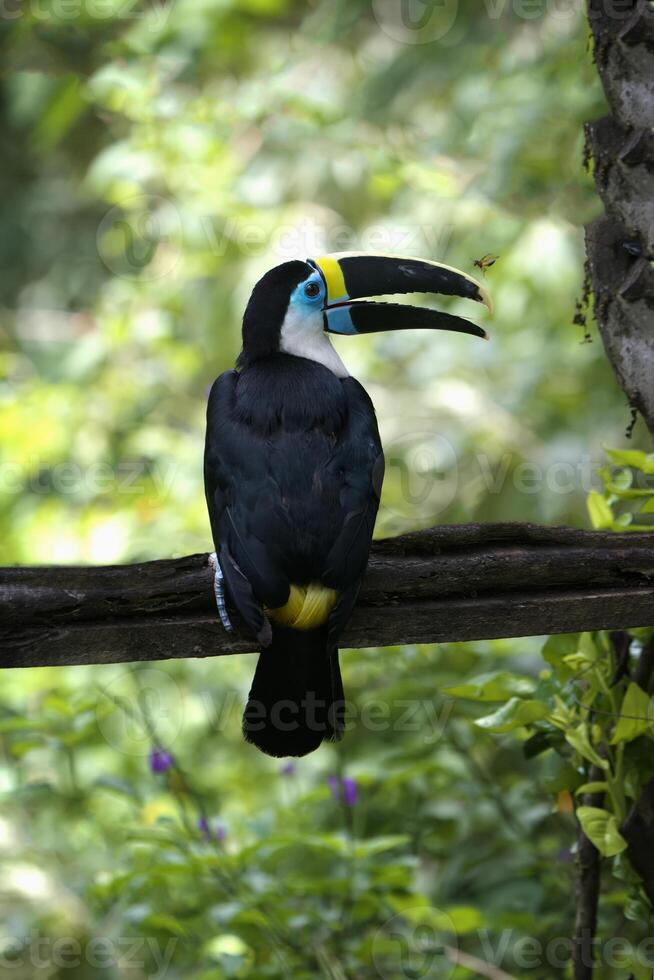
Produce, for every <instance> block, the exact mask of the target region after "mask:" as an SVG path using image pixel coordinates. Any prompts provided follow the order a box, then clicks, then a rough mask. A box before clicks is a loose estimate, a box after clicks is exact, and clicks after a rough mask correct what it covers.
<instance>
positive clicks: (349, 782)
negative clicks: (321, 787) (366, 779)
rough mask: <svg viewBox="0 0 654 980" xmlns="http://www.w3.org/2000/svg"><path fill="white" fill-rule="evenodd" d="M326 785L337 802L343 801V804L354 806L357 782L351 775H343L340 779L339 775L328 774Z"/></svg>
mask: <svg viewBox="0 0 654 980" xmlns="http://www.w3.org/2000/svg"><path fill="white" fill-rule="evenodd" d="M327 785H328V786H329V788H330V790H331V793H332V796H333V797H334V800H335V801H336V802H337V803H343V804H344V805H345V806H356V802H357V784H356V780H355V779H352V777H351V776H343V778H342V779H341V778H340V776H328V777H327Z"/></svg>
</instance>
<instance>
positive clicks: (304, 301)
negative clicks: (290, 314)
mask: <svg viewBox="0 0 654 980" xmlns="http://www.w3.org/2000/svg"><path fill="white" fill-rule="evenodd" d="M310 282H315V283H316V285H317V286H318V287H319V288H320V292H319V293H318V294H317V295H316V296H307V295H306V293H305V292H304V288H305V286H306V285H307V283H310ZM324 301H325V286H324V284H323V281H322V279H321V277H320V276H319V275H317V274H316V275H314V276H309V278H308V279H305V280H304V282H301V283H300V285H299V286H296V287H295V289H294V290H293V293H292V295H291V305H293V306H304V307H307V308H308V309H310V310H315V309H316V307H318V309H320V308H322V305H323V303H324Z"/></svg>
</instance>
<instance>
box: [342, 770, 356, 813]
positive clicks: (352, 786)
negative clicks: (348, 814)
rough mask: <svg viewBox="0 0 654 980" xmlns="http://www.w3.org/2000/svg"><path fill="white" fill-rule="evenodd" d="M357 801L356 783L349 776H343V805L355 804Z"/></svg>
mask: <svg viewBox="0 0 654 980" xmlns="http://www.w3.org/2000/svg"><path fill="white" fill-rule="evenodd" d="M356 801H357V784H356V781H355V780H354V779H350V777H349V776H344V777H343V803H344V804H345V806H355V805H356Z"/></svg>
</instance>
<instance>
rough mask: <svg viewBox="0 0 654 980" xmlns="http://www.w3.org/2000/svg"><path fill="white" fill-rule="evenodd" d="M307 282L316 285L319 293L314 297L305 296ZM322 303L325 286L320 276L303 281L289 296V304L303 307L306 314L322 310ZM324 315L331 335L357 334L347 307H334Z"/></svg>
mask: <svg viewBox="0 0 654 980" xmlns="http://www.w3.org/2000/svg"><path fill="white" fill-rule="evenodd" d="M309 282H315V283H317V284H318V286H319V288H320V292H319V293H318V294H317V295H316V296H307V295H306V293H305V292H304V288H305V286H306V285H307V283H309ZM324 302H325V285H324V283H323V281H322V278H321V276H320V275H315V276H310V277H309V278H308V279H305V280H304V282H301V283H300V285H299V286H296V288H295V290H294V291H293V294H292V295H291V304H292V305H293V306H300V307H304V308H305V309H306V310H307V312H308V311H309V310H315V309H316V308H322V306H323V305H324ZM324 315H325V318H326V320H327V323H328V324H329V329H330V331H331V333H340V334H348V335H350V336H352V335H353V334H356V333H357V329H356V327H355V326H354V324H353V323H352V317H351V316H350V311H349V309H348V307H347V306H336V307H333V308H332V309H327V310H325V311H324Z"/></svg>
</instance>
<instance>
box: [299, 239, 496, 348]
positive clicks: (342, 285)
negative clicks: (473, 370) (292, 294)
mask: <svg viewBox="0 0 654 980" xmlns="http://www.w3.org/2000/svg"><path fill="white" fill-rule="evenodd" d="M308 262H309V264H310V265H312V266H314V268H316V269H317V270H318V271H319V272H320V274H321V275H322V277H323V279H324V281H325V286H326V300H325V305H324V307H323V317H324V321H325V330H326V331H328V332H329V333H340V334H359V333H377V332H378V331H381V330H407V329H411V328H413V327H422V328H426V329H430V330H454V331H457V332H458V333H468V334H472V335H473V336H474V337H483V338H484V339H488V335H487V333H486V331H485V330H482V328H481V327H478V326H477V325H476V324H475V323H472V322H471V321H470V320H465V319H464V318H463V317H460V316H454V315H452V314H450V313H442V312H441V311H439V310H430V309H426V308H424V307H420V306H405V305H404V304H401V303H386V302H381V303H373V302H371V301H370V298H371V297H373V296H388V295H391V294H393V293H442V294H443V295H445V296H462V297H464V298H466V299H473V300H475V301H476V302H478V303H484V305H485V306H487V307H488V309H489V310H490V311H491V312H492V309H493V306H492V303H491V300H490V296H489V295H488V293H487V292H486V290H485V289H484V287H483V286H482V285H481V283H479V282H477V280H476V279H473V278H472V276H469V275H467V274H466V273H465V272H460V271H459V270H458V269H453V268H452V267H451V266H449V265H441V264H440V263H439V262H429V261H427V260H426V259H403V258H400V257H399V256H397V257H395V256H391V255H366V254H364V253H363V252H342V253H340V254H335V255H323V256H321V257H320V258H318V259H309V260H308Z"/></svg>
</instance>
